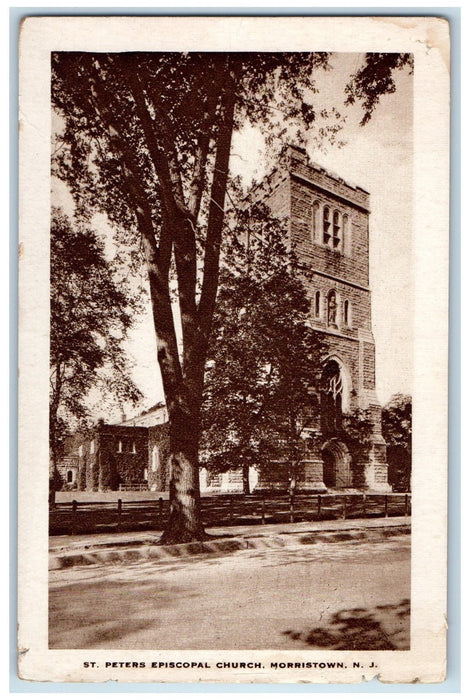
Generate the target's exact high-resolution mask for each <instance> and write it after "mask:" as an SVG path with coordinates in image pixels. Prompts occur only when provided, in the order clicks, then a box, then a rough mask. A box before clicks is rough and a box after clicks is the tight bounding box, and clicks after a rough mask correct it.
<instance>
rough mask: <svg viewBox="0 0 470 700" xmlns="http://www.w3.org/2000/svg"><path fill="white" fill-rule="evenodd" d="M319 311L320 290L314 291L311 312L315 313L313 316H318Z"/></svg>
mask: <svg viewBox="0 0 470 700" xmlns="http://www.w3.org/2000/svg"><path fill="white" fill-rule="evenodd" d="M320 312H321V294H320V292H318V291H316V292H315V298H314V302H313V313H314V315H315V318H320Z"/></svg>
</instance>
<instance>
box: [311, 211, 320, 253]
mask: <svg viewBox="0 0 470 700" xmlns="http://www.w3.org/2000/svg"><path fill="white" fill-rule="evenodd" d="M320 230H321V226H320V205H319V203H318V202H314V203H313V205H312V228H311V239H312V243H317V242H319V241H320V235H321V234H320Z"/></svg>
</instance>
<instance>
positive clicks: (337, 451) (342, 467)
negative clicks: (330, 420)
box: [321, 440, 352, 489]
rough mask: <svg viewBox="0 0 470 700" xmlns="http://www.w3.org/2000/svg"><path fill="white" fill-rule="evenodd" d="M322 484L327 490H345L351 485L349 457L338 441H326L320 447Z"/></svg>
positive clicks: (346, 449)
mask: <svg viewBox="0 0 470 700" xmlns="http://www.w3.org/2000/svg"><path fill="white" fill-rule="evenodd" d="M321 456H322V460H323V483H324V484H325V486H326V487H327V488H337V489H340V488H346V487H348V486H351V484H352V475H351V455H350V454H349V450H348V448H347V447H346V445H345V444H344V442H340V441H339V440H328V442H325V444H324V445H323V447H322V451H321Z"/></svg>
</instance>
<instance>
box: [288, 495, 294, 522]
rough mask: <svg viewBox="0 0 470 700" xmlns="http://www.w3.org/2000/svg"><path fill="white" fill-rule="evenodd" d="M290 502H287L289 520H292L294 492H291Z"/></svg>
mask: <svg viewBox="0 0 470 700" xmlns="http://www.w3.org/2000/svg"><path fill="white" fill-rule="evenodd" d="M289 500H290V504H289V511H290V518H289V519H290V522H291V523H293V522H294V494H293V493H291V495H290V499H289Z"/></svg>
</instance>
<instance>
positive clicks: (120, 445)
mask: <svg viewBox="0 0 470 700" xmlns="http://www.w3.org/2000/svg"><path fill="white" fill-rule="evenodd" d="M117 451H118V452H122V440H118V447H117Z"/></svg>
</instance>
